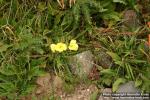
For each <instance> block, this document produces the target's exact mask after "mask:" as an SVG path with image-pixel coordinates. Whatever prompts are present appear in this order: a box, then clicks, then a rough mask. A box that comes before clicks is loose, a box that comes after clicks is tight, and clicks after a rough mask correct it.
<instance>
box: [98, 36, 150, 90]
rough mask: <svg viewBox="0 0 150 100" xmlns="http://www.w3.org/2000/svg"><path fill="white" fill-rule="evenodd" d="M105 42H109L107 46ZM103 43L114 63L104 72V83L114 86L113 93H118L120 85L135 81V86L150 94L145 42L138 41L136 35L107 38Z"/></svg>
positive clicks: (147, 56)
mask: <svg viewBox="0 0 150 100" xmlns="http://www.w3.org/2000/svg"><path fill="white" fill-rule="evenodd" d="M103 39H104V38H103ZM104 41H107V42H105V43H107V44H105V43H104ZM101 42H102V44H105V46H106V47H105V46H104V47H105V48H108V49H107V51H106V53H107V54H109V55H110V56H111V57H112V60H113V61H114V65H113V66H112V67H111V68H110V69H104V70H102V73H101V74H102V78H103V79H102V83H104V84H107V86H111V85H112V86H113V91H116V90H117V87H118V85H119V84H121V83H124V82H126V81H134V82H135V86H137V87H140V88H141V89H142V90H143V91H146V92H149V90H150V89H149V88H148V87H149V86H150V84H148V83H149V82H148V80H149V78H150V77H149V76H148V75H147V74H148V70H149V69H150V62H149V55H148V52H146V51H145V46H144V44H145V42H143V41H141V40H140V39H138V38H137V36H136V35H132V36H119V38H117V39H111V38H105V40H102V41H101ZM108 74H109V75H108ZM110 78H111V79H112V80H110Z"/></svg>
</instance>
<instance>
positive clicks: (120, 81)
mask: <svg viewBox="0 0 150 100" xmlns="http://www.w3.org/2000/svg"><path fill="white" fill-rule="evenodd" d="M125 81H126V80H125V79H124V78H118V79H117V80H116V81H115V82H114V84H113V87H112V90H113V92H115V91H116V90H117V89H118V87H119V85H120V84H121V83H125Z"/></svg>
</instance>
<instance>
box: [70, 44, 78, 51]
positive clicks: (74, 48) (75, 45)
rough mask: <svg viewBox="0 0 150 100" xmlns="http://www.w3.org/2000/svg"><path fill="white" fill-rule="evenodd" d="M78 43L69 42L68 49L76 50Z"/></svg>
mask: <svg viewBox="0 0 150 100" xmlns="http://www.w3.org/2000/svg"><path fill="white" fill-rule="evenodd" d="M78 47H79V46H78V44H77V43H72V44H71V43H70V45H69V47H68V48H69V50H74V51H77V50H78Z"/></svg>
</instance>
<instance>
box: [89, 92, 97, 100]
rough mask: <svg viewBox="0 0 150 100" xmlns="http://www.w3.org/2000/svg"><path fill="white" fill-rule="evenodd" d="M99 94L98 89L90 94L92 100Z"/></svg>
mask: <svg viewBox="0 0 150 100" xmlns="http://www.w3.org/2000/svg"><path fill="white" fill-rule="evenodd" d="M97 96H98V91H95V92H93V93H92V94H91V96H90V100H96V99H97Z"/></svg>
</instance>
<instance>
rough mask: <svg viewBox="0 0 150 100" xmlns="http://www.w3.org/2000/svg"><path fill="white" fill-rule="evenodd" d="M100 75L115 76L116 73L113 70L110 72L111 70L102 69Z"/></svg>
mask: <svg viewBox="0 0 150 100" xmlns="http://www.w3.org/2000/svg"><path fill="white" fill-rule="evenodd" d="M101 74H109V75H112V76H113V75H115V74H116V73H115V71H114V70H112V69H103V70H102V71H101Z"/></svg>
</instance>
